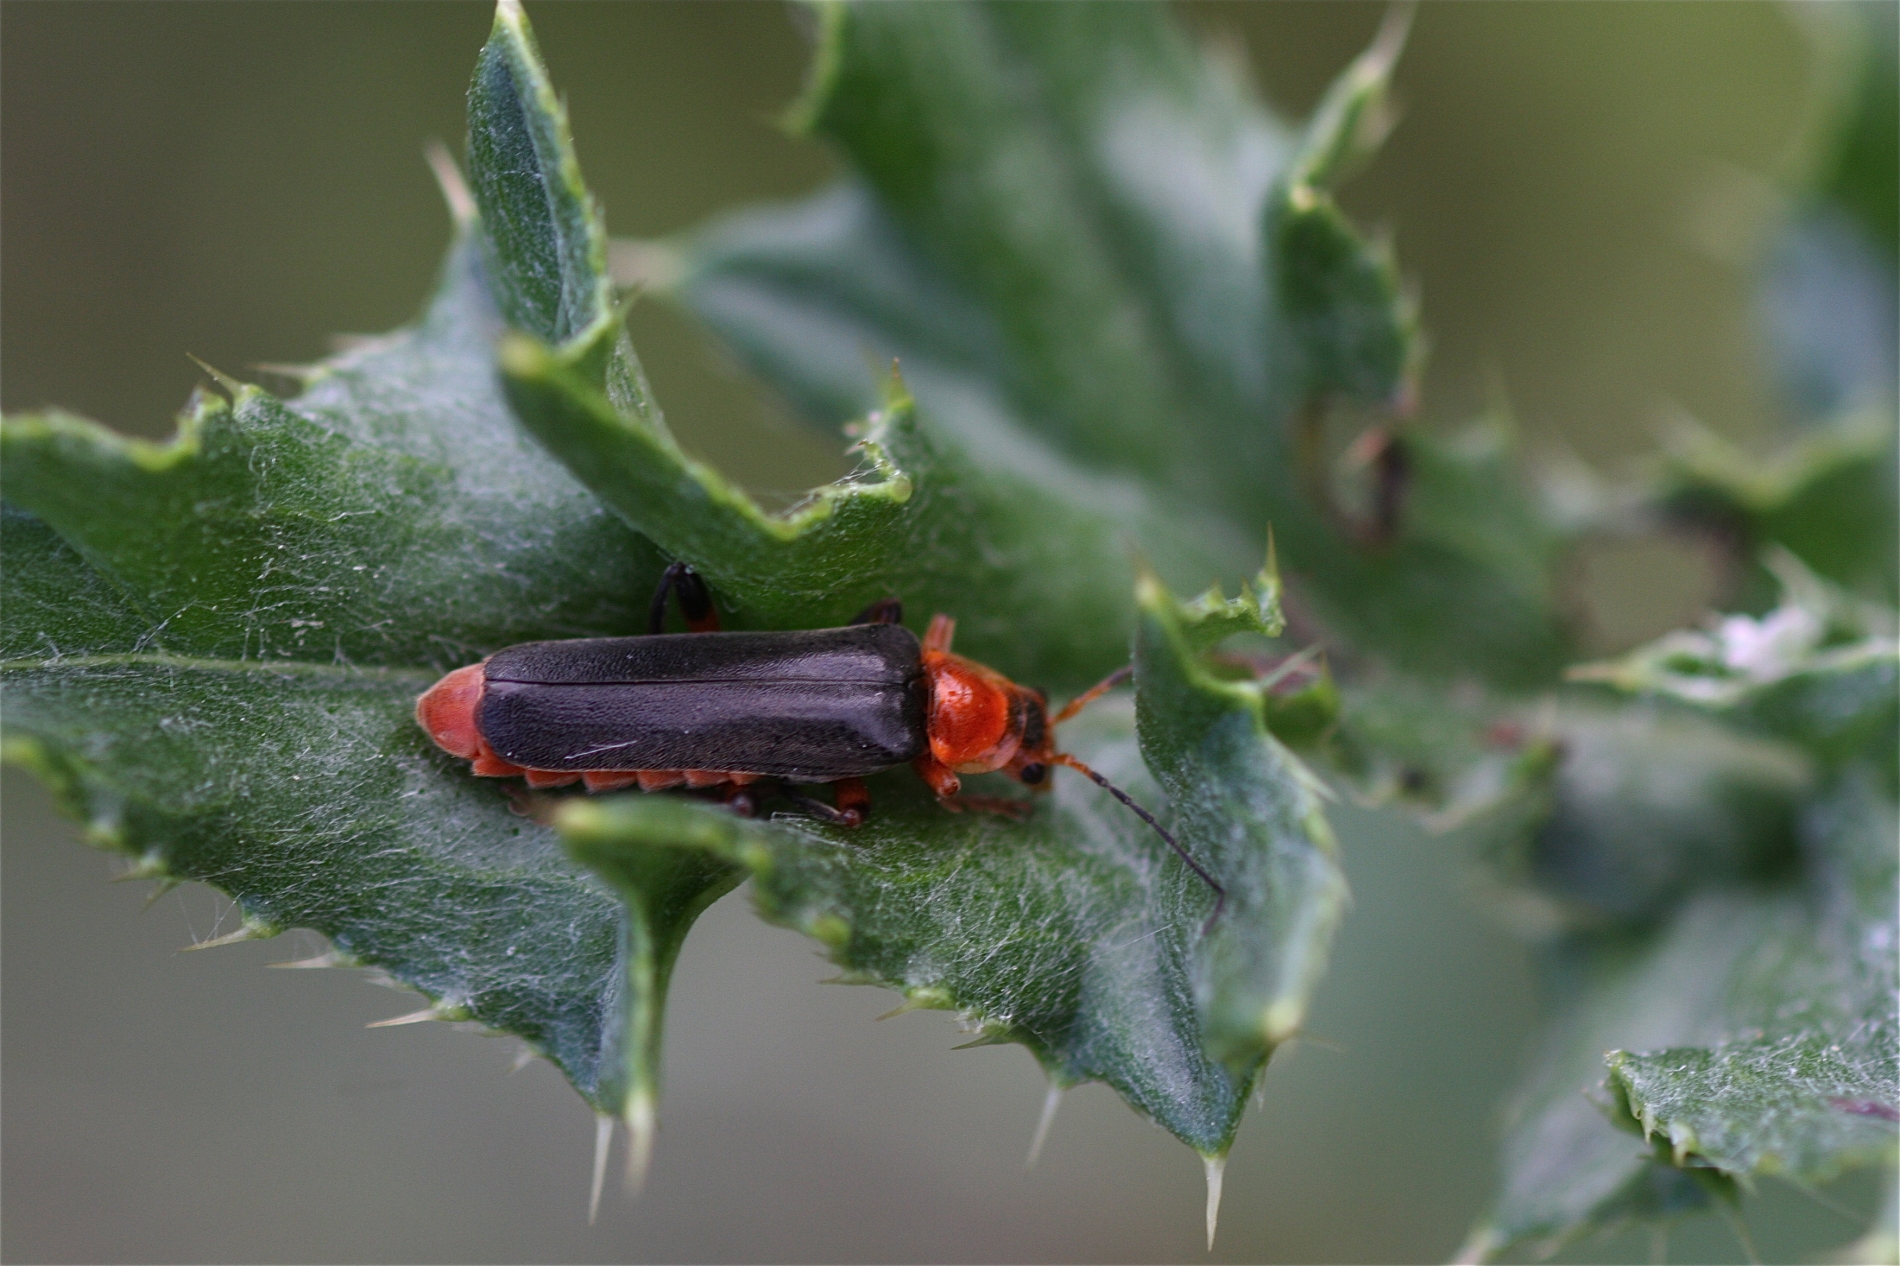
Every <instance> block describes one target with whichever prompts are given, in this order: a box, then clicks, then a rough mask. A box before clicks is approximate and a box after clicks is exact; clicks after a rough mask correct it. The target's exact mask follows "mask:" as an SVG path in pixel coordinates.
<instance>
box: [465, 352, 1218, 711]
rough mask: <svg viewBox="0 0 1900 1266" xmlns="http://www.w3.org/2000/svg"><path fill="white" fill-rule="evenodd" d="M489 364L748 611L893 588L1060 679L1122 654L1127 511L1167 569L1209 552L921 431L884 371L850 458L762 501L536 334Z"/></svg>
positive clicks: (551, 429) (610, 500)
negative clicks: (614, 402) (816, 482)
mask: <svg viewBox="0 0 1900 1266" xmlns="http://www.w3.org/2000/svg"><path fill="white" fill-rule="evenodd" d="M502 368H503V371H504V372H505V373H506V374H507V376H508V386H509V390H510V393H511V395H512V398H513V399H514V402H515V407H516V410H517V412H518V414H519V416H520V417H521V419H522V422H523V423H524V424H525V425H526V426H527V427H528V428H529V429H530V430H532V431H533V432H534V433H535V434H536V435H538V436H540V437H541V438H542V440H543V441H544V442H545V443H546V444H547V445H548V447H549V448H550V449H551V450H552V451H553V452H554V453H556V454H557V455H558V456H560V457H561V458H562V459H563V460H565V461H566V462H567V463H568V464H569V466H570V467H571V468H572V469H573V470H575V471H576V472H577V473H579V474H580V475H581V477H582V478H583V479H585V480H586V481H587V482H588V484H589V485H590V486H591V487H593V488H594V489H595V491H596V492H598V493H599V494H600V496H601V499H602V500H603V501H605V502H606V503H607V504H608V505H610V506H612V507H614V508H615V509H616V510H618V511H619V512H620V514H621V516H622V517H623V518H625V519H626V520H627V521H628V522H629V523H632V524H634V525H635V526H636V527H638V528H639V529H640V530H641V531H642V532H643V533H645V534H647V535H648V536H649V537H650V538H651V539H653V540H655V541H657V542H659V543H660V544H661V546H662V547H664V548H665V549H667V550H668V551H669V552H673V553H677V554H678V555H679V556H680V557H682V558H686V559H690V560H692V563H693V566H694V567H695V568H697V569H698V570H699V571H700V572H701V573H702V574H704V575H705V577H706V578H707V579H708V580H709V581H710V582H712V584H713V586H714V589H715V591H716V592H717V593H718V594H719V595H720V596H721V597H722V598H723V599H725V600H727V601H729V602H731V603H733V604H735V605H736V606H737V607H738V608H739V609H740V613H741V614H740V616H739V618H740V619H741V620H742V621H744V622H746V623H748V624H749V625H751V626H754V627H766V628H807V627H812V626H822V625H825V624H842V623H844V622H845V621H846V620H848V619H850V618H851V617H852V616H853V615H854V614H856V613H857V612H858V611H860V610H862V609H863V607H864V606H865V604H867V603H869V602H872V601H875V600H876V599H878V598H883V597H887V596H892V595H897V596H901V597H903V598H904V599H905V600H906V601H907V602H909V603H910V604H912V605H911V610H912V612H913V614H914V615H922V614H925V613H927V612H928V611H931V610H942V611H953V612H955V613H956V614H957V617H958V631H959V637H960V638H961V639H962V645H963V646H964V647H965V648H966V649H967V650H968V652H969V653H970V654H972V655H974V656H976V657H977V658H979V659H982V660H985V661H988V662H992V663H994V664H996V666H997V667H999V668H1001V669H1003V670H1004V671H1006V672H1008V673H1010V674H1011V675H1013V676H1015V677H1018V678H1021V679H1023V680H1026V681H1034V682H1039V683H1044V684H1047V685H1059V686H1076V685H1080V684H1083V683H1085V682H1087V681H1089V680H1091V679H1093V678H1095V677H1099V676H1101V675H1102V674H1103V673H1105V672H1107V671H1108V670H1109V669H1110V668H1112V667H1114V665H1115V664H1116V663H1118V662H1120V661H1122V660H1124V659H1125V658H1126V655H1127V646H1128V636H1129V631H1130V630H1129V624H1130V621H1129V617H1128V613H1127V603H1126V600H1125V599H1124V598H1120V597H1118V595H1120V594H1123V593H1125V592H1126V584H1125V582H1126V580H1127V578H1128V577H1129V576H1130V574H1131V571H1132V562H1133V560H1132V558H1131V548H1132V547H1131V542H1130V541H1129V539H1128V537H1127V536H1126V535H1125V533H1126V532H1127V530H1128V528H1129V525H1130V522H1131V520H1132V521H1133V522H1136V523H1141V522H1153V523H1155V524H1157V525H1158V526H1157V527H1156V530H1154V531H1153V532H1151V533H1150V534H1149V535H1150V536H1151V538H1160V539H1162V540H1165V541H1168V542H1169V543H1170V544H1172V546H1173V547H1174V548H1173V549H1172V550H1171V551H1170V552H1169V554H1168V556H1167V557H1168V564H1169V568H1170V570H1173V571H1184V572H1187V573H1189V574H1199V575H1206V574H1207V573H1208V572H1209V571H1213V570H1216V569H1217V564H1216V562H1215V560H1216V559H1217V558H1218V557H1219V554H1218V552H1217V548H1218V547H1216V549H1210V548H1208V547H1209V545H1210V544H1214V543H1213V542H1209V541H1208V540H1207V539H1206V537H1204V536H1202V535H1200V534H1199V533H1196V532H1193V531H1192V530H1184V529H1191V528H1192V527H1193V520H1192V519H1190V520H1188V522H1187V523H1186V524H1182V523H1179V522H1177V523H1175V524H1172V525H1168V524H1164V523H1163V522H1162V518H1161V516H1160V515H1159V514H1158V513H1156V512H1152V511H1150V510H1149V509H1148V506H1147V503H1146V501H1145V499H1144V498H1143V497H1142V496H1141V494H1139V493H1138V492H1133V490H1127V489H1118V488H1116V487H1114V486H1113V484H1112V483H1111V482H1110V481H1106V480H1092V479H1089V478H1088V477H1087V476H1081V475H1075V476H1072V477H1071V478H1069V479H1066V480H1063V481H1062V483H1060V484H1057V485H1055V486H1054V487H1052V486H1051V485H1050V484H1049V483H1046V482H1044V481H1043V480H1041V479H1039V478H1038V477H1037V476H1038V475H1040V474H1041V473H1042V472H1039V471H1035V470H1034V468H1031V470H1030V471H1029V472H1026V473H1018V472H1017V471H1016V470H1013V469H1011V468H1010V467H1009V465H1008V464H1007V463H1004V464H1002V465H1001V466H986V465H979V464H978V463H976V462H974V461H972V460H970V459H969V458H968V457H967V456H966V455H965V454H964V453H962V452H960V451H958V449H957V448H956V447H955V446H954V445H951V444H948V443H946V442H944V441H943V440H941V439H940V438H939V437H938V436H937V435H935V434H934V433H933V432H932V430H931V429H930V427H929V426H928V425H927V424H926V423H925V421H924V420H923V419H921V418H920V417H919V416H918V415H917V413H916V410H915V407H914V405H913V404H912V402H911V400H910V399H909V397H908V395H907V394H905V393H904V392H903V390H902V385H901V384H900V383H895V382H894V383H893V384H892V386H893V394H892V396H891V398H890V399H889V400H888V401H887V403H886V404H885V406H884V407H883V408H881V409H879V410H877V411H876V412H874V413H873V414H872V415H871V417H870V418H869V419H868V421H867V423H866V426H865V429H864V435H863V438H862V439H861V440H860V441H859V445H858V447H859V450H860V451H861V452H862V453H863V454H864V456H865V458H866V462H867V465H868V467H869V469H868V470H866V471H865V473H864V475H863V476H862V477H854V478H852V479H848V480H846V481H844V482H841V483H837V484H832V485H829V486H827V487H824V488H819V489H816V490H815V491H814V492H812V493H811V494H810V496H809V497H808V498H807V499H806V501H805V502H804V503H803V504H802V505H800V506H798V507H795V508H793V509H792V510H790V511H787V512H786V513H785V514H782V515H776V516H775V515H768V514H766V513H765V512H764V511H762V510H760V509H759V507H758V506H757V504H756V503H755V502H753V500H752V499H751V498H750V497H748V496H747V495H746V494H745V493H744V492H742V491H740V490H739V489H736V488H734V487H732V486H731V485H730V484H728V483H727V482H726V481H725V480H724V479H723V478H721V477H720V475H719V473H718V472H717V471H715V470H713V469H711V468H710V467H708V466H705V465H704V464H702V463H699V462H695V461H693V460H692V459H690V458H688V457H686V456H685V455H684V454H683V453H681V452H680V451H679V449H678V447H677V446H676V445H674V444H673V443H672V441H671V440H670V439H668V438H667V437H666V436H665V434H664V433H663V432H660V431H658V430H656V429H654V428H652V427H650V426H647V425H645V424H644V423H643V422H642V421H641V420H640V419H639V418H636V417H629V416H627V415H625V414H623V413H620V412H618V411H616V410H615V409H614V408H613V407H612V406H611V404H610V403H609V402H608V401H607V399H606V398H605V397H604V396H602V395H600V394H599V393H598V392H596V391H593V390H591V389H590V388H589V387H588V386H587V385H586V384H585V383H584V382H582V381H580V379H579V377H578V376H577V375H576V374H574V373H572V372H570V371H568V370H567V369H565V368H564V367H563V365H562V364H561V362H560V359H559V358H558V357H557V356H555V355H553V354H551V353H550V352H548V351H547V350H546V349H544V348H542V347H540V346H539V345H538V344H535V343H533V342H532V341H530V340H526V339H516V340H512V341H510V342H508V343H507V344H506V345H505V346H504V348H503V353H502ZM1050 473H1055V472H1050ZM1064 484H1066V485H1067V486H1066V487H1065V486H1063V485H1064ZM1131 494H1132V495H1131Z"/></svg>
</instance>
